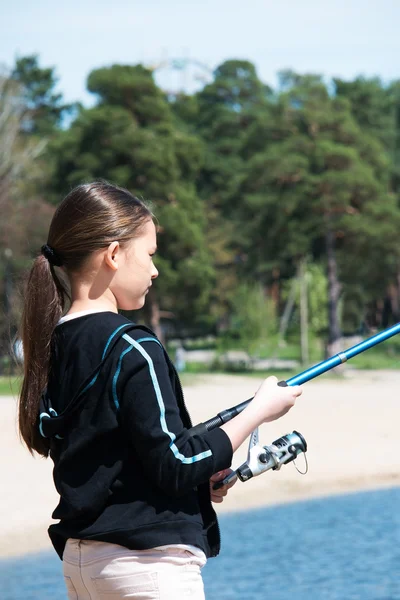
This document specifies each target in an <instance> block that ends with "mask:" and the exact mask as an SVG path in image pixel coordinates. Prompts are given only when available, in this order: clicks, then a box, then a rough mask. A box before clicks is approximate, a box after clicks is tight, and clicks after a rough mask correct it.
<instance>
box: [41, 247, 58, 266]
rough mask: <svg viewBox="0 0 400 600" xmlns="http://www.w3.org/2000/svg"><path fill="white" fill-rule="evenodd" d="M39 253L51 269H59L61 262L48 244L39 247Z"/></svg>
mask: <svg viewBox="0 0 400 600" xmlns="http://www.w3.org/2000/svg"><path fill="white" fill-rule="evenodd" d="M41 252H42V254H43V256H44V257H45V258H47V260H48V261H49V263H50V264H51V265H53V267H61V266H62V264H63V261H62V259H61V258H60V257H59V255H58V254H57V252H56V251H55V250H54V248H52V247H51V246H49V245H48V244H44V246H42V247H41Z"/></svg>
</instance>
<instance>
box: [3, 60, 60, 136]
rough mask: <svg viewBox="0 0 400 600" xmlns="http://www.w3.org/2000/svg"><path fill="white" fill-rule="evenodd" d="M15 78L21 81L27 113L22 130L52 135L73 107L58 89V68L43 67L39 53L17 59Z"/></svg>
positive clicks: (14, 71)
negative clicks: (55, 69)
mask: <svg viewBox="0 0 400 600" xmlns="http://www.w3.org/2000/svg"><path fill="white" fill-rule="evenodd" d="M11 79H13V80H14V81H16V82H18V83H19V84H20V89H21V90H22V93H21V99H22V101H23V105H24V112H23V117H22V121H21V129H22V131H24V132H25V133H26V134H30V135H37V136H41V137H49V136H51V135H52V134H53V133H54V131H55V130H56V129H57V128H58V127H59V126H60V124H61V121H62V118H63V115H64V113H65V112H66V111H70V110H71V109H72V106H71V105H67V104H63V99H62V94H60V93H57V92H56V91H55V88H56V86H57V83H58V80H57V78H56V76H55V73H54V68H53V67H50V68H46V69H43V68H41V67H40V66H39V58H38V56H37V55H36V54H33V55H30V56H24V57H22V58H19V59H17V61H16V64H15V67H14V69H13V71H12V72H11Z"/></svg>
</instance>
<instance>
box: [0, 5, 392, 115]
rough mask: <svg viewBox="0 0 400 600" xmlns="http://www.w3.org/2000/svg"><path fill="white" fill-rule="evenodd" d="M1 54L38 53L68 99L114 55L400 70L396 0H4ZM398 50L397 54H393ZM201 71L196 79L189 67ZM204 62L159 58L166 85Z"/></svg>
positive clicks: (369, 72)
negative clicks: (179, 63) (171, 64)
mask: <svg viewBox="0 0 400 600" xmlns="http://www.w3.org/2000/svg"><path fill="white" fill-rule="evenodd" d="M1 4H2V6H1V7H0V18H1V22H2V27H1V35H0V63H3V64H5V65H6V66H8V67H11V66H12V65H13V63H14V61H15V58H16V56H18V55H19V56H23V55H26V54H32V53H37V54H39V56H40V63H41V65H42V66H54V67H55V69H56V73H57V75H58V77H59V89H60V90H61V91H62V92H63V94H64V97H65V99H66V100H67V101H73V100H81V101H83V102H84V103H85V104H89V103H90V102H91V98H90V95H89V94H87V92H85V82H86V77H87V75H88V73H89V72H90V71H91V70H92V69H94V68H97V67H101V66H105V65H110V64H113V63H122V64H136V63H138V62H142V63H144V64H147V65H152V66H155V65H162V64H163V63H168V61H170V60H171V59H173V58H181V57H186V58H189V59H193V60H194V59H196V60H198V61H200V62H201V63H202V64H203V65H205V66H206V67H207V68H208V69H213V68H215V67H216V66H217V65H218V64H219V63H221V62H222V61H224V60H226V59H228V58H243V59H247V60H250V61H252V62H253V63H254V64H255V65H256V67H257V71H258V74H259V76H260V78H261V79H262V80H263V81H264V82H266V83H269V84H270V85H273V86H274V85H276V82H277V79H276V74H277V72H278V71H279V70H281V69H285V68H292V69H294V70H296V71H298V72H300V73H305V72H313V73H320V74H323V75H324V76H326V78H327V79H329V78H331V77H333V76H339V77H342V78H344V79H351V78H354V77H355V76H357V75H364V76H368V77H369V76H379V77H381V79H383V80H384V81H390V80H393V79H400V36H399V34H398V29H399V25H400V0H380V1H377V0H369V1H365V0H364V1H361V0H335V1H328V0H325V1H324V0H248V1H247V2H244V1H243V0H240V1H238V0H229V1H228V0H203V1H202V2H197V1H191V0H186V1H184V0H169V1H168V2H167V1H162V0H142V1H141V2H138V1H136V0H132V1H130V2H129V1H127V0H111V1H110V0H108V1H107V2H106V1H105V0H86V1H85V0H80V1H78V0H68V2H64V3H63V4H60V5H58V6H57V5H56V3H55V2H54V0H52V1H50V0H14V1H12V2H6V0H2V2H1ZM396 57H397V58H396ZM199 76H200V80H198V79H197V77H199ZM207 77H208V71H207V69H203V68H201V69H197V68H194V67H190V68H188V69H187V70H186V71H183V72H182V71H181V72H178V71H174V70H172V69H167V68H159V69H158V70H157V71H156V79H157V81H158V83H159V84H160V85H162V86H163V87H165V88H170V89H176V88H186V89H187V90H188V91H190V90H191V89H194V88H195V87H196V86H199V85H201V83H199V81H200V82H201V81H204V80H205V79H204V78H207Z"/></svg>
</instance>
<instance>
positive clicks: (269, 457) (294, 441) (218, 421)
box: [189, 323, 400, 490]
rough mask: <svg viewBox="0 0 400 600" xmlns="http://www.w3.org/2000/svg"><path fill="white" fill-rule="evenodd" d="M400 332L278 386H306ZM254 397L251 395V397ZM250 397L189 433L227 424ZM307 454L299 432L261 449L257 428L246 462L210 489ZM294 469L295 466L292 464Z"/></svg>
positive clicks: (388, 331)
mask: <svg viewBox="0 0 400 600" xmlns="http://www.w3.org/2000/svg"><path fill="white" fill-rule="evenodd" d="M398 333H400V323H397V324H396V325H394V326H393V327H389V328H388V329H385V330H384V331H382V332H380V333H377V334H376V335H374V336H372V337H370V338H368V339H366V340H364V341H363V342H360V343H359V344H356V345H355V346H352V347H351V348H349V349H348V350H344V351H343V352H339V353H338V354H335V355H334V356H332V357H331V358H328V359H327V360H324V361H322V362H320V363H318V364H317V365H315V366H314V367H311V368H309V369H307V370H306V371H303V372H302V373H300V374H299V375H295V376H294V377H291V378H290V379H288V380H287V381H280V382H279V383H278V385H280V386H285V387H286V386H288V385H301V384H302V383H306V382H307V381H310V379H314V378H315V377H318V375H322V373H326V372H327V371H329V370H330V369H334V368H335V367H338V366H339V365H341V364H343V363H345V362H346V361H348V360H349V359H351V358H353V357H354V356H357V354H361V352H365V350H369V348H372V347H373V346H376V345H377V344H380V343H381V342H384V341H385V340H387V339H389V338H391V337H393V336H394V335H397V334H398ZM253 398H254V396H253ZM253 398H249V400H245V401H244V402H242V403H241V404H238V405H236V406H233V407H232V408H227V409H226V410H223V411H222V412H220V413H219V414H218V415H216V416H215V417H213V418H212V419H209V420H208V421H205V422H204V423H199V424H198V425H196V426H195V427H192V428H191V429H190V430H189V432H190V434H191V435H198V434H200V435H201V434H204V433H206V432H207V431H211V429H215V428H216V427H220V426H221V425H223V424H224V423H226V422H227V421H230V420H231V419H233V418H234V417H236V415H238V414H239V413H240V412H242V410H244V409H245V408H246V406H248V404H249V403H250V402H251V401H252V400H253ZM306 452H307V442H306V440H305V439H304V437H303V436H302V435H301V433H299V432H298V431H293V432H292V433H287V434H286V435H283V436H282V437H280V438H278V439H277V440H275V441H274V442H272V444H270V445H268V446H264V445H262V444H260V443H259V438H258V427H257V428H256V429H255V430H254V431H253V433H252V434H251V436H250V440H249V447H248V452H247V460H246V461H245V462H244V463H243V464H242V465H240V467H238V468H237V469H236V470H235V471H232V472H231V473H230V474H229V475H228V476H227V477H225V479H223V480H221V481H219V482H217V483H215V484H214V486H213V488H214V489H215V490H217V489H218V488H220V487H222V486H224V485H226V484H228V483H230V482H231V481H233V480H234V479H236V478H239V479H240V480H241V481H248V480H249V479H251V478H252V477H255V476H257V475H261V473H264V472H265V471H269V470H270V469H272V470H274V471H275V470H279V469H280V468H281V466H282V465H284V464H287V463H290V462H292V461H294V460H295V459H296V458H297V456H298V455H299V454H301V453H306ZM293 464H294V465H295V466H296V463H293ZM296 469H297V471H298V472H299V473H301V474H303V475H304V474H305V473H307V470H308V467H307V459H306V470H305V471H303V472H301V471H299V469H298V468H297V466H296Z"/></svg>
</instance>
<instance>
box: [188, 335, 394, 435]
mask: <svg viewBox="0 0 400 600" xmlns="http://www.w3.org/2000/svg"><path fill="white" fill-rule="evenodd" d="M398 333H400V323H397V324H396V325H393V327H389V328H388V329H385V330H384V331H381V332H380V333H377V334H376V335H373V336H372V337H370V338H367V339H366V340H364V341H363V342H360V343H359V344H356V345H355V346H352V347H351V348H348V349H347V350H343V352H339V353H338V354H335V355H334V356H331V358H328V359H326V360H324V361H322V362H320V363H318V364H317V365H314V366H313V367H310V368H309V369H306V370H305V371H303V372H302V373H299V374H298V375H295V376H294V377H291V378H290V379H288V380H287V381H280V382H279V383H278V385H280V386H284V387H286V386H287V385H301V384H302V383H306V382H307V381H310V380H311V379H314V378H315V377H318V376H319V375H322V373H326V372H327V371H330V370H331V369H334V368H335V367H338V366H339V365H341V364H343V363H345V362H346V361H348V360H350V359H351V358H353V357H354V356H357V354H361V352H365V350H369V349H370V348H372V347H373V346H376V345H377V344H380V343H381V342H384V341H385V340H387V339H389V338H391V337H393V336H394V335H397V334H398ZM253 398H254V396H252V397H251V398H249V399H248V400H245V401H244V402H241V403H240V404H237V405H236V406H232V407H231V408H227V409H225V410H223V411H222V412H220V413H218V414H217V415H216V416H215V417H212V418H211V419H208V421H205V422H204V423H199V424H198V425H195V426H194V427H192V428H191V429H189V433H190V435H191V436H193V435H204V433H207V431H211V430H212V429H215V428H216V427H220V426H221V425H223V424H224V423H226V422H227V421H230V420H231V419H233V418H234V417H236V416H237V415H238V414H239V413H240V412H242V410H244V409H245V408H246V406H248V404H249V403H250V402H251V401H252V400H253Z"/></svg>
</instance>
